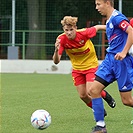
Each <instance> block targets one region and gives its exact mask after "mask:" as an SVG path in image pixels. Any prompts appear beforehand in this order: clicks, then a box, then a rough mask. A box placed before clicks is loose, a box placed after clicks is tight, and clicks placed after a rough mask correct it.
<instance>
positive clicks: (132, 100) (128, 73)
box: [117, 55, 133, 107]
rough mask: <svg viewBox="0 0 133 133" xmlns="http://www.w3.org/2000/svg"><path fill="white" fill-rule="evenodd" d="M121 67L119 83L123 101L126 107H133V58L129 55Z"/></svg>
mask: <svg viewBox="0 0 133 133" xmlns="http://www.w3.org/2000/svg"><path fill="white" fill-rule="evenodd" d="M120 65H121V66H120ZM120 65H119V66H120V67H119V71H118V72H119V73H118V74H119V75H118V76H119V78H118V79H117V83H118V87H119V91H120V96H121V100H122V103H123V104H124V105H126V106H130V107H133V97H132V88H133V58H132V57H131V56H129V55H128V56H127V57H126V58H125V59H124V60H122V61H121V64H120Z"/></svg>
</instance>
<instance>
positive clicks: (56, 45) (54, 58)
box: [53, 39, 61, 64]
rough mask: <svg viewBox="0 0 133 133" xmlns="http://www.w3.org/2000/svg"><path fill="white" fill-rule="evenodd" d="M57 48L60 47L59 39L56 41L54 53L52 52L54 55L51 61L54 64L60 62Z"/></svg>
mask: <svg viewBox="0 0 133 133" xmlns="http://www.w3.org/2000/svg"><path fill="white" fill-rule="evenodd" d="M59 46H60V39H56V42H55V51H54V54H53V61H54V63H55V64H58V63H59V62H60V59H61V55H59V53H58V51H59Z"/></svg>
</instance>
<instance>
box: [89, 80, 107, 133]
mask: <svg viewBox="0 0 133 133" xmlns="http://www.w3.org/2000/svg"><path fill="white" fill-rule="evenodd" d="M104 87H105V86H104V85H103V84H101V83H100V82H98V81H94V82H93V84H92V85H91V87H90V89H89V94H90V95H91V97H92V108H93V110H94V117H95V121H96V126H95V127H94V129H93V131H92V133H93V132H98V131H99V132H100V131H106V127H105V122H104V104H103V100H102V97H101V91H102V90H103V89H104ZM97 88H98V89H97Z"/></svg>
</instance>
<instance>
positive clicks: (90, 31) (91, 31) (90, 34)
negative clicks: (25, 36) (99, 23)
mask: <svg viewBox="0 0 133 133" xmlns="http://www.w3.org/2000/svg"><path fill="white" fill-rule="evenodd" d="M86 35H87V37H88V38H93V37H94V36H96V28H95V27H91V28H86Z"/></svg>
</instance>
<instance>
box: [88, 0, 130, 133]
mask: <svg viewBox="0 0 133 133" xmlns="http://www.w3.org/2000/svg"><path fill="white" fill-rule="evenodd" d="M95 4H96V9H97V10H98V12H99V13H100V14H101V15H103V16H106V18H107V21H106V35H107V38H108V44H109V47H108V48H107V54H106V57H105V59H104V60H103V62H102V64H101V65H100V66H99V68H98V70H97V72H96V77H95V80H94V82H93V83H92V85H91V87H90V89H89V94H90V95H91V97H92V108H93V110H94V117H95V121H96V126H95V127H94V129H93V130H92V132H91V133H99V132H100V133H107V129H106V125H105V121H104V106H103V101H102V98H101V91H102V90H103V89H104V88H105V87H106V86H108V85H109V84H111V83H112V82H114V81H117V83H118V88H119V92H120V96H121V100H122V103H123V104H124V105H126V106H130V107H133V97H132V88H133V57H132V56H131V55H129V54H128V51H129V49H130V47H131V46H132V44H133V29H132V27H131V25H130V24H129V21H128V19H127V18H126V17H125V15H123V14H122V13H121V12H119V11H117V10H116V9H114V0H95Z"/></svg>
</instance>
